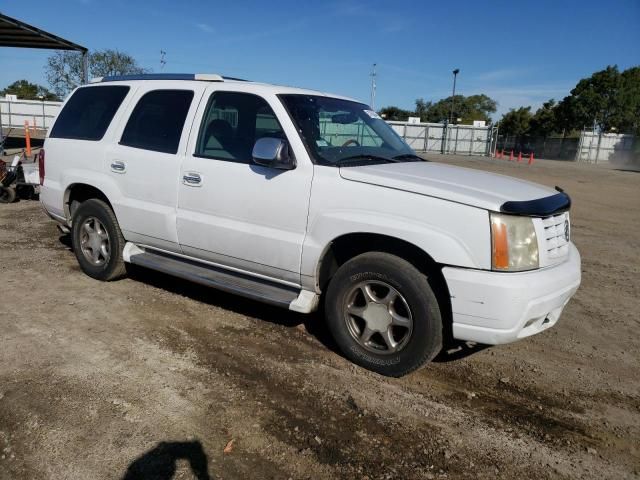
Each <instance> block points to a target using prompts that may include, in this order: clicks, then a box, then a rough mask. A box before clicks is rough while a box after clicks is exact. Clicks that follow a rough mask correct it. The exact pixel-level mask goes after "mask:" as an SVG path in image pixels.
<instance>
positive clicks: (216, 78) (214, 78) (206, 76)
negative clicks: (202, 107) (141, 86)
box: [89, 73, 245, 83]
mask: <svg viewBox="0 0 640 480" xmlns="http://www.w3.org/2000/svg"><path fill="white" fill-rule="evenodd" d="M126 80H200V81H204V82H224V81H225V80H235V81H240V82H244V81H245V80H242V79H240V78H233V77H223V76H222V75H218V74H216V73H139V74H134V75H111V76H108V77H97V78H93V79H91V81H90V82H89V83H102V82H119V81H126Z"/></svg>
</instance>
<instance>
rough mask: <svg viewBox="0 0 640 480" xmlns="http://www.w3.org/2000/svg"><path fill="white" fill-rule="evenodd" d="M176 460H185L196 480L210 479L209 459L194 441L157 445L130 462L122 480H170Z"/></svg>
mask: <svg viewBox="0 0 640 480" xmlns="http://www.w3.org/2000/svg"><path fill="white" fill-rule="evenodd" d="M178 460H186V461H187V462H188V463H189V466H190V467H191V471H192V472H193V475H194V476H195V478H197V479H198V480H210V479H211V477H210V476H209V459H208V458H207V455H206V453H204V449H203V448H202V444H201V443H200V442H199V441H197V440H196V441H193V442H160V443H158V445H156V447H154V448H153V449H151V450H149V451H148V452H146V453H145V454H143V455H141V456H140V457H138V458H136V459H135V460H134V461H133V462H131V465H129V467H128V468H127V471H126V473H125V474H124V476H123V477H122V480H171V479H172V478H173V476H174V475H175V473H176V470H177V461H178Z"/></svg>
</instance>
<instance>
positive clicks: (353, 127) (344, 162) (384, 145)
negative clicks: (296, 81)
mask: <svg viewBox="0 0 640 480" xmlns="http://www.w3.org/2000/svg"><path fill="white" fill-rule="evenodd" d="M280 98H281V99H282V101H283V102H284V104H285V106H286V108H287V110H288V111H289V114H290V115H291V118H292V119H293V122H294V123H295V126H296V128H297V129H298V132H299V133H300V135H301V137H302V140H303V141H304V143H305V145H306V147H307V149H308V151H309V153H310V154H311V156H312V157H313V159H314V160H315V161H316V163H319V164H322V165H333V166H348V165H353V166H355V165H369V164H374V163H387V162H407V161H420V160H422V159H421V158H420V157H418V156H417V155H416V154H415V153H414V151H413V150H411V148H410V147H409V146H408V145H407V144H406V143H405V142H404V140H402V138H401V137H400V136H399V135H398V134H397V133H396V132H395V131H393V129H392V128H391V127H390V126H389V125H388V124H387V122H385V121H384V120H383V119H382V118H380V116H379V115H378V114H377V113H376V112H374V111H373V110H370V109H369V107H368V106H367V105H364V104H362V103H357V102H352V101H349V100H341V99H338V98H330V97H322V96H317V95H280Z"/></svg>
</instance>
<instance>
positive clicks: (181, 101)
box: [120, 90, 193, 153]
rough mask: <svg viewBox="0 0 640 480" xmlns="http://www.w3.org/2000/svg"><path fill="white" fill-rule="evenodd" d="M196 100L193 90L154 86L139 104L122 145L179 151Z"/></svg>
mask: <svg viewBox="0 0 640 480" xmlns="http://www.w3.org/2000/svg"><path fill="white" fill-rule="evenodd" d="M191 100H193V92H192V91H191V90H154V91H153V92H149V93H146V94H145V95H144V96H143V97H142V98H141V99H140V101H139V102H138V104H137V105H136V108H134V110H133V112H132V113H131V117H129V121H128V122H127V126H126V127H125V129H124V132H123V133H122V138H121V139H120V144H121V145H127V146H129V147H135V148H144V149H145V150H153V151H155V152H164V153H176V152H177V151H178V144H179V143H180V136H181V135H182V128H183V127H184V121H185V119H186V118H187V112H188V111H189V106H190V105H191Z"/></svg>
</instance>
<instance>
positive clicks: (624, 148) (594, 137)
mask: <svg viewBox="0 0 640 480" xmlns="http://www.w3.org/2000/svg"><path fill="white" fill-rule="evenodd" d="M634 140H635V137H634V136H633V135H629V134H622V133H602V134H600V133H596V132H589V131H584V132H582V135H581V136H580V143H579V146H578V151H577V152H576V160H578V161H581V162H589V163H604V162H609V161H612V160H624V159H626V157H630V156H631V152H632V149H633V143H634Z"/></svg>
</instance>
